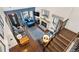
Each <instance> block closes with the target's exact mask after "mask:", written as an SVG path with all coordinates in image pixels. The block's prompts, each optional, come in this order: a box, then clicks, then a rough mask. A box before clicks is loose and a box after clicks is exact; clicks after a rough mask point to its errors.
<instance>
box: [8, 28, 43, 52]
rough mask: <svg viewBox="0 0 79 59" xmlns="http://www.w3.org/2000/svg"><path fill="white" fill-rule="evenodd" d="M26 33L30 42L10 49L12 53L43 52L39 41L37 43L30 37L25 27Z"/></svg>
mask: <svg viewBox="0 0 79 59" xmlns="http://www.w3.org/2000/svg"><path fill="white" fill-rule="evenodd" d="M25 32H26V34H27V36H28V37H29V38H30V42H29V43H28V44H26V45H24V46H19V45H16V46H15V47H13V48H11V49H9V51H10V52H42V51H43V47H42V46H41V45H40V44H39V43H38V41H35V40H34V39H33V38H32V37H31V36H30V34H29V33H28V31H27V28H26V27H25Z"/></svg>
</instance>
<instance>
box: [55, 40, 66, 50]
mask: <svg viewBox="0 0 79 59" xmlns="http://www.w3.org/2000/svg"><path fill="white" fill-rule="evenodd" d="M54 42H55V43H56V44H57V45H58V46H59V47H60V48H62V49H64V48H65V47H64V48H63V47H62V46H61V44H60V43H58V42H57V41H55V40H54ZM66 47H67V46H66Z"/></svg>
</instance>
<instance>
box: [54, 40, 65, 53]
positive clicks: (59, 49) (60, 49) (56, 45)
mask: <svg viewBox="0 0 79 59" xmlns="http://www.w3.org/2000/svg"><path fill="white" fill-rule="evenodd" d="M53 46H54V47H55V48H56V49H57V50H58V51H60V52H61V51H64V49H63V48H62V47H60V46H59V45H58V44H57V42H55V41H53Z"/></svg>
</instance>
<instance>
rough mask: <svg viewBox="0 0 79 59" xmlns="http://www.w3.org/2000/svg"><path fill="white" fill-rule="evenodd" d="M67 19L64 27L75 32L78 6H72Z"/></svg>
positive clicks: (78, 20) (77, 29)
mask: <svg viewBox="0 0 79 59" xmlns="http://www.w3.org/2000/svg"><path fill="white" fill-rule="evenodd" d="M69 19H70V20H69V22H68V24H67V26H66V27H67V28H68V29H70V30H72V31H74V32H76V33H77V32H79V8H73V10H72V12H71V14H70V17H69Z"/></svg>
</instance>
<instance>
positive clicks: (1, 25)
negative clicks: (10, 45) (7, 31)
mask: <svg viewBox="0 0 79 59" xmlns="http://www.w3.org/2000/svg"><path fill="white" fill-rule="evenodd" d="M3 28H4V22H3V19H2V17H1V16H0V36H1V37H2V38H4V29H3Z"/></svg>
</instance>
